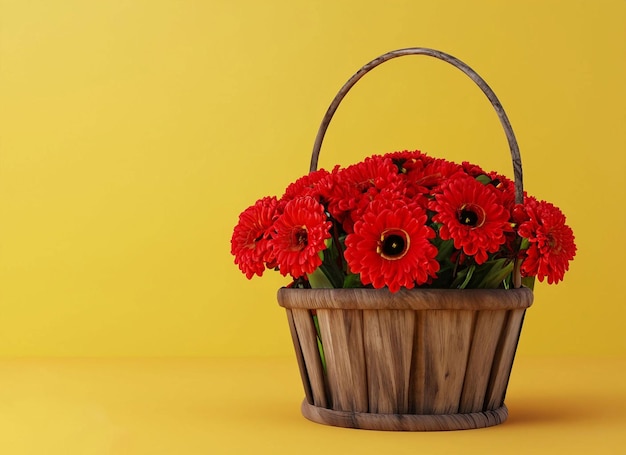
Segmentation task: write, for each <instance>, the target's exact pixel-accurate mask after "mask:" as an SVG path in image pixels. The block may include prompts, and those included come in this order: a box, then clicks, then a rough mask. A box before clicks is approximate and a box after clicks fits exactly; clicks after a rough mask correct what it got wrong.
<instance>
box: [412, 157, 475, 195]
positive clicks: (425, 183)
mask: <svg viewBox="0 0 626 455" xmlns="http://www.w3.org/2000/svg"><path fill="white" fill-rule="evenodd" d="M457 174H458V175H465V174H464V173H463V167H462V166H461V165H459V164H457V163H454V162H452V161H448V160H445V159H442V158H436V159H433V160H432V161H431V162H429V163H428V164H427V165H426V166H424V168H423V169H421V170H420V171H418V172H414V173H413V174H412V175H411V176H410V180H411V181H412V184H413V185H414V186H417V187H419V188H421V190H420V191H421V192H423V193H432V192H435V191H437V188H438V187H439V186H440V185H441V184H443V183H444V182H446V181H447V180H448V179H451V178H453V177H454V176H455V175H457Z"/></svg>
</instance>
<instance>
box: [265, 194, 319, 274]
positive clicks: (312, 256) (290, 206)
mask: <svg viewBox="0 0 626 455" xmlns="http://www.w3.org/2000/svg"><path fill="white" fill-rule="evenodd" d="M330 227H331V222H330V221H328V220H327V219H326V215H325V212H324V206H322V205H321V204H320V203H318V202H317V201H316V200H315V199H313V198H312V197H310V196H305V197H299V198H295V199H292V200H291V201H289V202H287V204H286V205H285V208H284V210H283V213H282V214H281V215H280V216H279V217H278V218H277V219H276V221H275V223H274V232H273V234H272V239H271V240H270V241H269V243H270V247H271V248H272V250H273V252H274V255H275V257H276V263H277V264H278V268H279V270H280V273H281V274H282V275H283V276H286V275H287V274H289V275H291V276H292V277H294V278H299V277H301V276H303V275H305V274H307V273H312V272H313V271H314V270H315V269H316V268H317V267H319V266H320V265H321V264H322V259H321V258H320V256H319V253H320V251H322V250H324V249H326V244H325V240H326V239H328V238H330Z"/></svg>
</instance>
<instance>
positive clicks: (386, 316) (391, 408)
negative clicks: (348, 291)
mask: <svg viewBox="0 0 626 455" xmlns="http://www.w3.org/2000/svg"><path fill="white" fill-rule="evenodd" d="M363 327H364V333H365V336H364V342H365V358H366V362H367V385H368V399H369V412H374V413H384V414H407V413H408V412H409V385H410V380H411V359H412V355H413V331H414V330H415V311H399V310H365V311H363Z"/></svg>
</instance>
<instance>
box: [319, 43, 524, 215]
mask: <svg viewBox="0 0 626 455" xmlns="http://www.w3.org/2000/svg"><path fill="white" fill-rule="evenodd" d="M405 55H427V56H430V57H435V58H437V59H439V60H443V61H445V62H447V63H449V64H451V65H452V66H454V67H456V68H458V69H459V70H461V71H462V72H463V73H465V74H466V75H467V76H468V77H469V78H470V79H472V80H473V81H474V82H475V83H476V85H478V87H480V89H481V90H482V91H483V93H484V94H485V95H486V96H487V98H488V99H489V101H490V102H491V105H492V106H493V108H494V109H495V111H496V114H497V115H498V118H499V119H500V123H501V124H502V127H503V128H504V133H505V135H506V138H507V141H508V144H509V149H510V152H511V161H512V163H513V175H514V181H515V202H517V203H518V204H521V203H522V202H523V200H524V183H523V173H522V160H521V157H520V152H519V146H518V144H517V140H516V139H515V134H514V133H513V128H512V127H511V123H510V122H509V119H508V117H507V115H506V112H504V109H503V108H502V104H501V103H500V101H499V100H498V97H497V96H496V94H495V93H494V92H493V90H492V89H491V88H490V87H489V85H487V83H486V82H485V80H484V79H483V78H482V77H480V76H479V75H478V74H477V73H476V71H474V70H473V69H472V68H470V67H469V66H468V65H467V64H465V63H463V62H462V61H461V60H459V59H458V58H456V57H453V56H452V55H449V54H446V53H445V52H441V51H438V50H435V49H429V48H424V47H410V48H406V49H397V50H394V51H390V52H387V53H385V54H383V55H381V56H379V57H377V58H375V59H374V60H372V61H370V62H369V63H367V64H366V65H364V66H363V67H362V68H361V69H360V70H358V71H357V72H356V73H355V74H354V75H353V76H352V77H351V78H350V79H348V81H347V82H346V83H345V84H344V85H343V87H341V89H340V90H339V92H338V93H337V95H335V98H334V99H333V100H332V102H331V103H330V106H329V107H328V109H327V111H326V114H325V115H324V118H323V119H322V123H321V124H320V127H319V129H318V132H317V136H316V138H315V143H314V144H313V152H312V154H311V165H310V167H309V172H313V171H315V170H316V169H317V163H318V160H319V154H320V150H321V147H322V142H323V140H324V136H325V135H326V131H327V130H328V126H329V125H330V121H331V120H332V118H333V115H334V114H335V112H336V111H337V108H338V107H339V104H340V103H341V101H342V100H343V99H344V97H345V96H346V95H347V94H348V92H349V91H350V89H351V88H352V87H353V86H354V85H355V84H356V83H357V82H358V81H359V79H361V78H362V77H363V76H365V75H366V74H367V73H368V72H370V71H371V70H372V69H374V68H376V67H377V66H379V65H381V64H383V63H385V62H386V61H389V60H391V59H394V58H397V57H402V56H405Z"/></svg>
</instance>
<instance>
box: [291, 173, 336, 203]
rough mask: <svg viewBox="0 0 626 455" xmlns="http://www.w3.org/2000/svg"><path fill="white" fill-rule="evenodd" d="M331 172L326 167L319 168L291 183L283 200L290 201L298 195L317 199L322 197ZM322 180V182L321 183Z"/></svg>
mask: <svg viewBox="0 0 626 455" xmlns="http://www.w3.org/2000/svg"><path fill="white" fill-rule="evenodd" d="M329 177H330V173H329V172H328V171H327V170H326V169H319V170H317V171H313V172H310V173H308V174H306V175H303V176H302V177H300V178H299V179H297V180H296V181H295V182H293V183H291V184H289V186H288V187H287V188H286V189H285V194H283V196H282V198H281V201H282V202H288V201H290V200H291V199H294V198H296V197H303V196H312V197H315V199H319V198H320V192H323V191H322V190H323V189H324V188H325V187H326V185H324V184H323V181H324V180H328V179H329ZM320 182H322V183H320Z"/></svg>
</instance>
